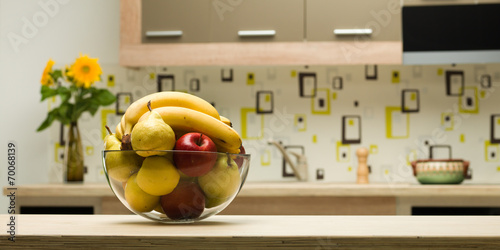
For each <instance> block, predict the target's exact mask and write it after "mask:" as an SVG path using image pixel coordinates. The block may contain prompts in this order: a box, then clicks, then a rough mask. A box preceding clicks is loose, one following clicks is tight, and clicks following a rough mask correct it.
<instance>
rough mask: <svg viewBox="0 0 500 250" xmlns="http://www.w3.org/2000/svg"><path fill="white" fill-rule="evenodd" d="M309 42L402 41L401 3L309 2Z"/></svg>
mask: <svg viewBox="0 0 500 250" xmlns="http://www.w3.org/2000/svg"><path fill="white" fill-rule="evenodd" d="M306 39H307V40H308V41H358V40H360V41H364V40H373V41H400V40H401V5H400V2H399V0H335V1H332V0H306Z"/></svg>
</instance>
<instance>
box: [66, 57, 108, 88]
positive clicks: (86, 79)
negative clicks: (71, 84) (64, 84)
mask: <svg viewBox="0 0 500 250" xmlns="http://www.w3.org/2000/svg"><path fill="white" fill-rule="evenodd" d="M97 60H99V59H98V58H89V57H88V56H87V55H83V56H82V55H80V57H79V58H77V59H76V61H75V63H74V64H73V65H71V68H70V70H69V71H68V72H67V73H66V74H67V76H68V77H72V78H73V79H74V80H75V82H76V86H77V87H82V86H83V87H85V88H90V86H91V85H92V84H93V83H94V82H95V81H99V80H100V76H101V74H102V69H101V66H99V63H97Z"/></svg>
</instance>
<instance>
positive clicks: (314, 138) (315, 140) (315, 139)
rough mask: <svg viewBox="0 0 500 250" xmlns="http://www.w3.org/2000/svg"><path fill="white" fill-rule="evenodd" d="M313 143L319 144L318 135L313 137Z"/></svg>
mask: <svg viewBox="0 0 500 250" xmlns="http://www.w3.org/2000/svg"><path fill="white" fill-rule="evenodd" d="M312 141H313V143H317V142H318V137H317V136H316V135H313V137H312Z"/></svg>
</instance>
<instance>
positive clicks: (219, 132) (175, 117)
mask: <svg viewBox="0 0 500 250" xmlns="http://www.w3.org/2000/svg"><path fill="white" fill-rule="evenodd" d="M153 110H154V111H156V112H158V113H159V114H160V115H161V117H162V118H163V121H165V123H167V124H168V125H170V127H172V129H173V130H174V131H191V132H200V133H202V134H204V135H206V136H208V137H210V139H212V141H213V142H214V143H215V144H216V145H217V148H219V147H220V148H222V149H223V150H225V151H226V152H228V153H233V154H237V153H239V152H240V146H241V143H242V142H241V137H240V135H239V134H238V132H236V130H234V129H233V128H231V127H229V126H227V125H226V124H224V123H223V122H222V121H220V120H219V119H216V118H214V117H212V116H210V115H207V114H205V113H202V112H199V111H196V110H193V109H189V108H184V107H160V108H155V109H153ZM150 113H151V112H147V113H145V114H144V115H142V117H141V118H140V119H139V121H142V120H144V119H147V117H148V116H149V115H150Z"/></svg>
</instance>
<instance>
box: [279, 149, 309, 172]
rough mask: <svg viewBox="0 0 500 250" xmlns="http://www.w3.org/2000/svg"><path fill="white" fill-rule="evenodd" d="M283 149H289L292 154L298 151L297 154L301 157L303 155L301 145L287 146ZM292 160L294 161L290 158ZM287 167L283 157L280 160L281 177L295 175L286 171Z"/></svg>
mask: <svg viewBox="0 0 500 250" xmlns="http://www.w3.org/2000/svg"><path fill="white" fill-rule="evenodd" d="M284 148H285V149H291V150H293V151H294V152H297V151H300V152H297V153H299V154H302V155H303V154H305V152H304V151H305V150H304V146H302V145H287V146H284ZM294 149H295V150H294ZM292 160H294V159H293V158H292ZM287 166H288V164H287V163H286V161H285V158H284V157H283V159H282V170H283V174H282V175H283V177H295V174H294V173H293V171H292V172H290V171H288V170H287Z"/></svg>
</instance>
